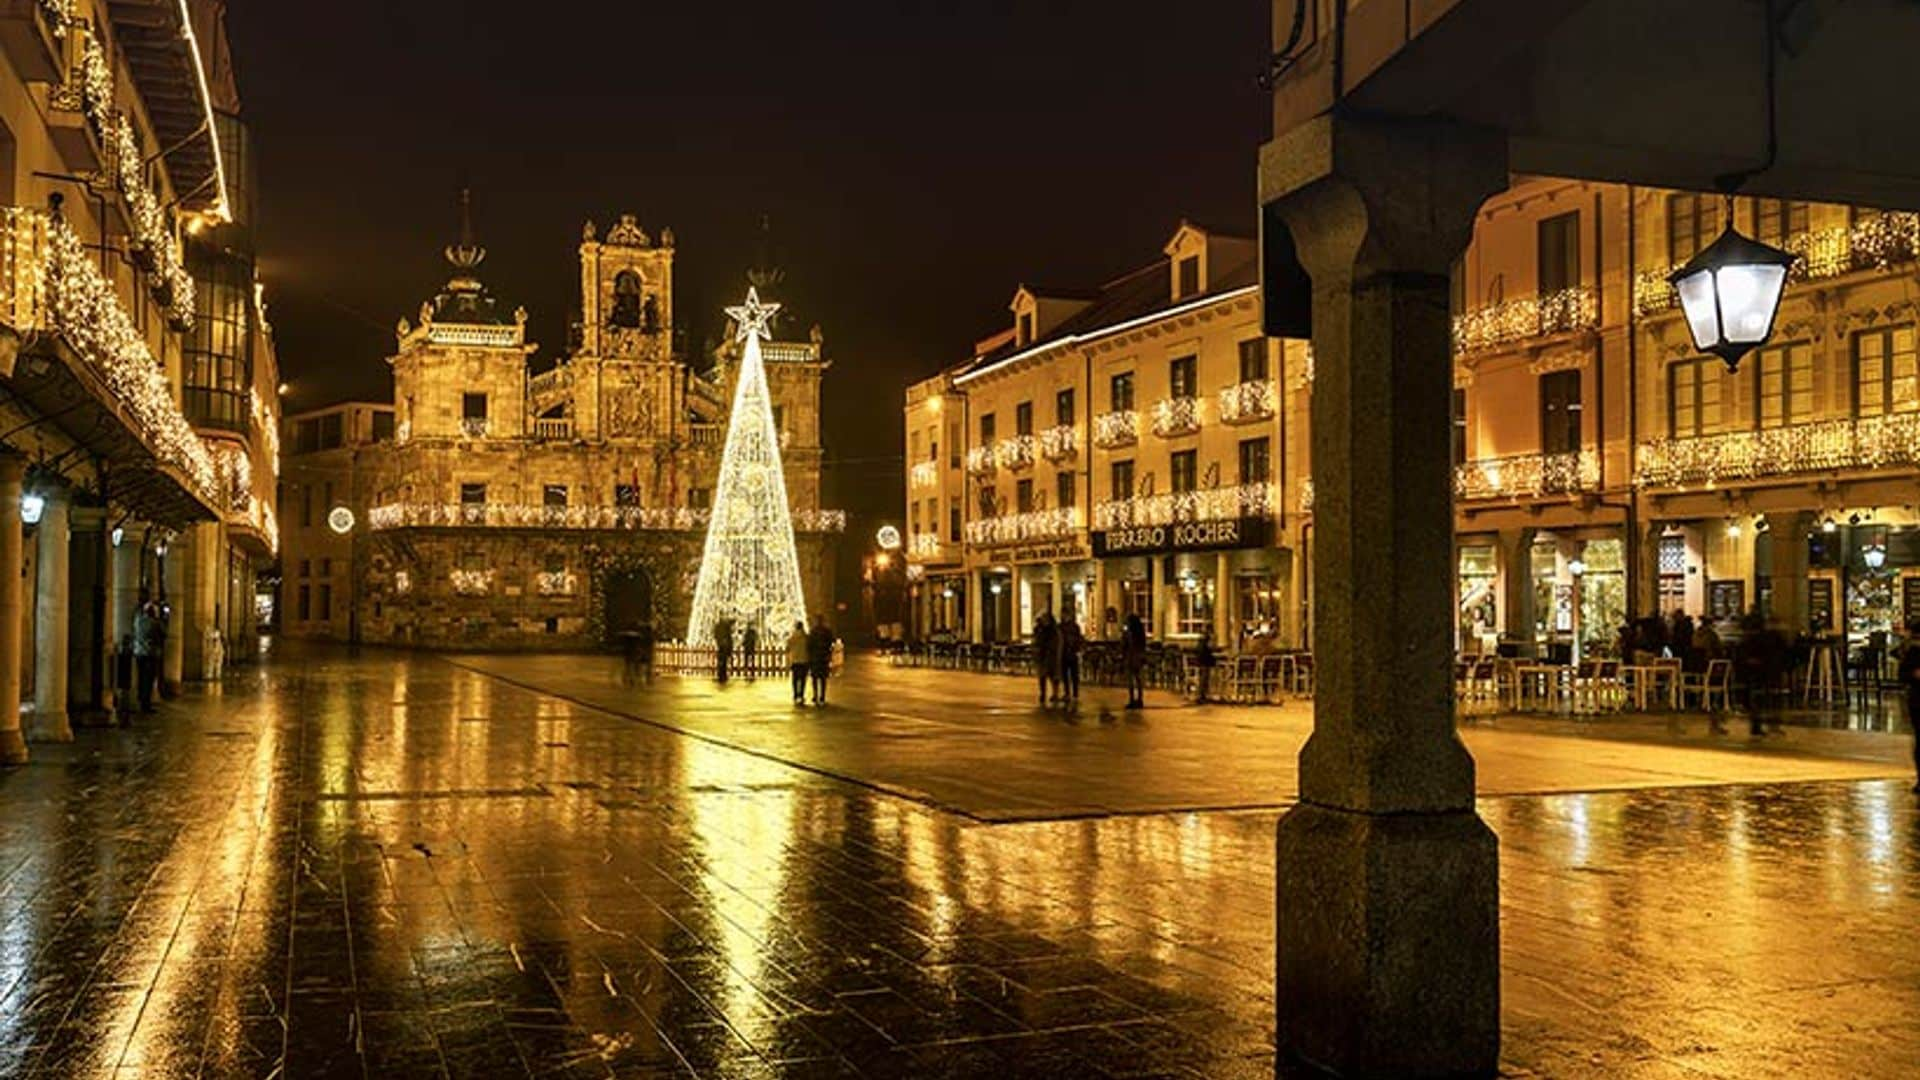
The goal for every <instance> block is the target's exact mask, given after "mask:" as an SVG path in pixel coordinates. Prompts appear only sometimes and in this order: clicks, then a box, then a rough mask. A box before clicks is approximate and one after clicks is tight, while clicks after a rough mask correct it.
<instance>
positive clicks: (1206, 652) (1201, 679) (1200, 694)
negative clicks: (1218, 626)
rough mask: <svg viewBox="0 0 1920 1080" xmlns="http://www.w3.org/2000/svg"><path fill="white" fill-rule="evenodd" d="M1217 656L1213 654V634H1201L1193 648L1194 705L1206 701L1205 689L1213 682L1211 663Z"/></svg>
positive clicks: (1212, 663)
mask: <svg viewBox="0 0 1920 1080" xmlns="http://www.w3.org/2000/svg"><path fill="white" fill-rule="evenodd" d="M1216 660H1217V658H1216V657H1215V656H1214V654H1213V635H1212V634H1210V633H1209V634H1201V635H1200V644H1198V645H1196V646H1194V648H1193V666H1194V669H1195V683H1196V685H1195V691H1196V697H1195V700H1194V704H1195V705H1205V704H1206V703H1207V690H1208V688H1209V684H1210V683H1212V682H1213V665H1214V663H1215V662H1216Z"/></svg>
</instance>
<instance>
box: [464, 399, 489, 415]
mask: <svg viewBox="0 0 1920 1080" xmlns="http://www.w3.org/2000/svg"><path fill="white" fill-rule="evenodd" d="M460 418H461V419H462V420H485V419H486V418H487V395H485V394H461V395H460Z"/></svg>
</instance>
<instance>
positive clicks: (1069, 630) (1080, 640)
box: [1059, 613, 1087, 705]
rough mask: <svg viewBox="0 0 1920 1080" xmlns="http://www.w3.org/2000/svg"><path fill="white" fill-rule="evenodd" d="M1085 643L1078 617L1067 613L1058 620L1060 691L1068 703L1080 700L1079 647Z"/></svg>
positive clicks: (1075, 702)
mask: <svg viewBox="0 0 1920 1080" xmlns="http://www.w3.org/2000/svg"><path fill="white" fill-rule="evenodd" d="M1086 643H1087V639H1086V635H1084V634H1082V633H1081V632H1080V620H1079V619H1076V618H1074V617H1073V615H1072V614H1071V613H1069V614H1068V615H1067V617H1066V618H1064V619H1062V620H1060V674H1059V678H1060V693H1061V694H1062V695H1063V696H1064V697H1065V698H1066V701H1067V703H1068V704H1070V705H1072V704H1078V703H1079V701H1080V648H1081V646H1083V645H1085V644H1086Z"/></svg>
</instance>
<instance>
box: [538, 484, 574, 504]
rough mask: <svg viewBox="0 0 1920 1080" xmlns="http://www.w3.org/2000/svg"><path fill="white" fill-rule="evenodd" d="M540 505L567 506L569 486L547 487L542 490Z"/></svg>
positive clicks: (556, 485) (551, 485) (552, 485)
mask: <svg viewBox="0 0 1920 1080" xmlns="http://www.w3.org/2000/svg"><path fill="white" fill-rule="evenodd" d="M540 505H542V506H565V505H567V485H565V484H548V485H546V486H545V487H544V488H542V489H541V490H540Z"/></svg>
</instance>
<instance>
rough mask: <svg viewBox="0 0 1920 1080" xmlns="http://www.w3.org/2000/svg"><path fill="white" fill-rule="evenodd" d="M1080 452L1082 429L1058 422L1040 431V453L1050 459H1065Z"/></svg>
mask: <svg viewBox="0 0 1920 1080" xmlns="http://www.w3.org/2000/svg"><path fill="white" fill-rule="evenodd" d="M1079 452H1080V429H1079V428H1078V427H1075V426H1074V425H1072V424H1058V425H1056V426H1054V427H1050V428H1048V429H1046V430H1045V431H1042V432H1041V433H1040V453H1041V454H1042V455H1043V456H1045V457H1046V459H1047V460H1048V461H1065V460H1066V459H1068V458H1070V457H1073V456H1074V455H1075V454H1078V453H1079Z"/></svg>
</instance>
